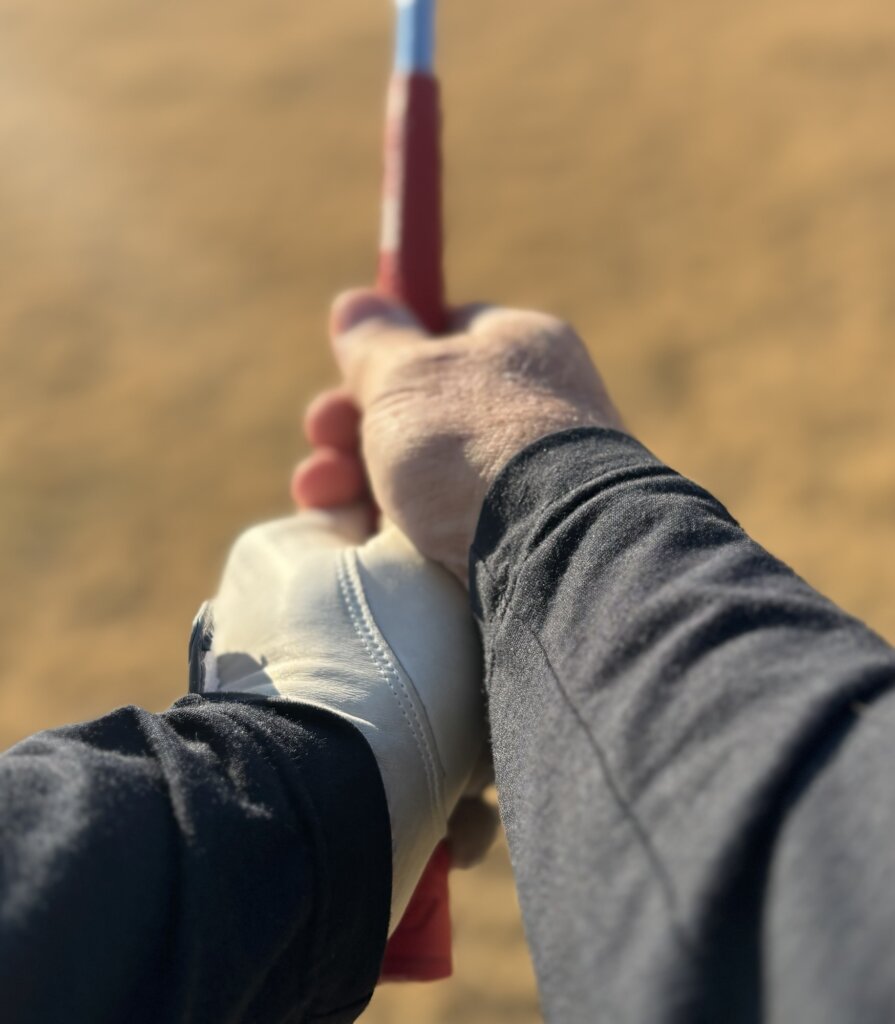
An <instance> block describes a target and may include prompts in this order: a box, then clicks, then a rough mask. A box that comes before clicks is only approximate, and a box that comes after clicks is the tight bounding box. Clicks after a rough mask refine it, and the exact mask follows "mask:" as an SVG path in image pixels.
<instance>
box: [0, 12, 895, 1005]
mask: <svg viewBox="0 0 895 1024" xmlns="http://www.w3.org/2000/svg"><path fill="white" fill-rule="evenodd" d="M441 21H442V39H441V45H442V62H441V63H442V70H443V72H444V79H445V91H446V97H445V98H446V104H447V110H448V125H447V143H448V165H449V175H450V177H449V182H450V196H449V214H448V215H449V225H450V279H451V284H452V291H453V294H454V295H455V296H456V297H457V298H463V299H471V298H480V297H491V298H495V299H497V300H500V301H504V302H507V303H514V304H524V305H533V306H543V307H546V308H548V309H551V310H554V311H558V312H560V313H562V314H564V315H565V316H567V317H570V318H571V319H572V320H574V321H575V323H576V324H577V325H578V327H579V328H580V330H581V331H582V333H583V334H584V336H585V337H586V338H587V339H588V341H589V343H590V345H591V346H592V349H593V351H594V353H595V354H596V355H597V356H598V357H599V361H600V364H601V366H602V367H603V368H604V370H605V373H606V376H607V377H608V379H609V381H610V383H611V385H612V387H613V389H614V391H615V393H616V396H617V398H618V400H619V401H620V403H621V406H622V408H623V409H624V410H625V411H626V413H627V416H628V418H629V422H630V423H631V425H632V426H633V427H634V428H635V429H636V431H637V432H638V433H639V434H640V436H641V437H642V438H643V439H644V440H645V441H646V442H647V443H648V444H649V445H651V446H652V447H653V448H654V449H655V450H656V451H657V452H658V453H659V454H660V455H662V456H663V457H665V458H666V459H668V460H669V461H670V462H671V463H672V464H673V465H675V466H676V467H678V468H680V469H681V470H683V471H685V472H687V473H688V474H690V475H692V476H695V477H696V478H697V479H698V480H699V481H700V482H702V483H704V484H706V485H707V486H708V487H709V488H711V489H713V490H714V491H715V492H717V493H718V494H719V496H720V497H721V498H722V499H724V500H725V501H726V502H727V503H728V505H729V506H730V507H731V509H732V511H733V512H734V514H735V515H737V516H738V517H739V518H740V519H741V520H742V521H743V523H744V524H745V525H746V526H747V527H748V528H749V529H750V530H751V531H752V532H753V533H754V534H755V535H756V536H757V537H758V538H759V539H760V540H761V541H763V542H764V543H765V544H766V545H767V546H768V547H770V548H771V549H772V550H773V551H775V552H776V553H779V554H780V555H782V556H784V557H785V558H786V559H788V560H789V561H790V562H791V563H793V564H794V565H795V567H796V568H797V569H798V570H799V571H800V572H802V573H803V574H804V575H805V576H807V578H808V579H809V580H810V581H812V582H813V583H815V584H816V585H818V586H819V587H821V588H822V589H824V590H826V591H828V592H829V593H830V594H831V595H832V596H833V597H834V598H836V599H838V600H839V601H840V602H841V603H843V604H844V605H845V606H846V607H847V608H848V609H850V610H852V611H853V612H855V613H857V614H858V615H861V616H864V617H866V618H867V619H868V620H869V621H870V622H871V624H873V625H874V626H875V627H877V628H878V629H879V630H881V631H882V632H883V633H884V634H886V635H887V636H889V637H895V586H893V584H892V580H891V576H892V564H893V558H892V554H893V550H895V460H893V451H895V449H893V439H895V400H893V398H892V394H893V386H895V345H893V333H895V132H893V128H892V124H893V121H892V118H893V113H892V112H893V105H895V8H893V6H892V3H891V0H850V2H849V3H848V4H842V3H834V2H833V0H811V2H808V0H791V2H787V3H781V2H780V0H753V2H752V3H750V4H739V3H730V2H726V0H690V2H688V3H683V4H670V3H668V2H667V0H664V2H660V0H632V2H628V3H624V4H622V3H617V2H609V0H551V3H550V4H545V3H534V2H529V3H524V4H523V3H520V2H519V0H494V2H492V3H488V4H482V3H473V2H471V0H451V2H449V3H447V2H446V3H444V4H443V10H442V19H441ZM390 34H391V22H390V16H389V10H388V5H387V4H386V2H385V0H376V2H370V0H326V2H318V3H314V4H312V3H309V2H307V0H303V2H295V0H293V2H286V0H215V2H214V3H211V2H207V0H177V2H174V0H78V2H77V3H72V2H70V0H0V153H2V157H0V237H2V245H0V567H2V580H3V585H2V595H0V644H2V652H3V672H2V679H0V743H2V744H4V745H5V744H8V743H12V742H14V741H15V740H16V739H18V738H20V737H21V736H23V735H25V734H27V733H29V732H31V731H32V730H35V729H38V728H41V727H45V726H50V725H54V724H57V723H62V722H66V721H69V720H72V719H82V718H86V717H89V716H93V715H96V714H99V713H101V712H104V711H106V710H108V709H110V708H112V707H114V706H116V705H118V704H121V703H128V702H139V703H142V704H145V705H147V706H149V707H151V708H157V709H161V708H163V707H164V706H166V705H167V703H168V702H170V701H171V700H173V699H174V698H176V697H177V696H178V695H180V694H181V693H182V692H183V690H184V687H185V685H186V679H185V661H184V659H185V644H186V637H187V633H188V628H189V623H190V619H191V617H192V615H193V613H194V611H195V609H196V606H197V604H198V603H199V601H200V599H202V598H203V597H205V596H206V595H207V594H208V593H209V592H210V591H211V589H212V587H213V585H214V581H215V577H216V575H217V572H218V569H219V566H220V563H221V560H222V558H223V556H224V553H225V550H226V547H227V544H228V542H229V540H230V539H231V538H232V537H233V536H234V535H235V534H236V532H237V531H238V530H239V529H240V528H241V527H242V526H243V525H245V524H246V523H248V522H249V521H252V520H257V519H259V518H263V517H267V516H270V515H272V514H277V513H280V512H281V511H283V510H284V509H286V508H287V507H288V506H287V500H286V494H287V491H286V487H287V481H288V476H289V471H290V467H291V464H292V463H293V461H294V459H295V458H296V457H297V456H298V455H299V454H300V453H301V439H300V436H299V431H298V423H299V420H300V412H301V410H302V408H303V406H304V404H305V402H306V401H307V399H308V398H309V397H310V396H311V395H312V394H313V393H314V391H315V390H316V389H317V388H318V387H320V385H322V384H323V383H325V382H327V381H329V380H330V378H331V376H332V370H331V367H330V363H329V359H328V355H327V350H326V345H325V338H324V334H323V323H324V317H325V310H326V307H327V303H328V300H329V297H330V296H331V295H332V293H333V292H334V291H336V290H337V289H338V288H340V287H341V286H343V285H345V284H346V283H356V282H363V281H365V280H367V279H368V278H369V277H370V275H371V273H372V268H373V262H374V261H373V248H374V245H375V239H376V235H377V198H378V190H379V184H378V179H379V139H380V123H381V112H382V95H383V87H384V82H385V75H386V73H387V70H388V66H389V62H390ZM455 892H456V900H455V902H456V916H457V932H458V938H459V942H458V949H457V959H458V971H457V976H456V978H455V979H454V980H453V981H451V982H450V983H446V984H443V985H437V986H433V987H429V988H426V989H422V990H420V989H417V990H413V989H402V990H398V989H392V990H389V991H386V992H383V993H382V994H380V995H379V996H377V999H376V1000H375V1001H374V1004H373V1007H372V1008H371V1010H370V1012H369V1015H368V1019H369V1020H370V1021H372V1022H385V1021H401V1022H405V1021H409V1022H417V1021H419V1022H425V1021H433V1022H448V1021H457V1022H459V1021H462V1022H464V1024H477V1022H483V1024H486V1022H488V1024H490V1022H497V1021H513V1022H529V1021H536V1020H538V1019H539V1017H538V1012H537V1004H536V999H535V995H534V987H533V982H532V978H531V972H530V968H529V966H528V963H527V958H526V955H525V950H524V945H523V940H522V937H521V931H520V926H519V923H518V911H517V909H516V906H515V902H514V896H513V888H512V880H511V876H510V873H509V868H508V865H507V860H506V855H505V852H504V851H503V850H501V851H499V852H498V853H497V854H495V856H494V857H493V858H492V860H491V861H490V862H489V863H488V865H487V866H486V867H485V869H483V870H482V871H481V872H480V873H479V874H478V875H476V876H473V877H470V878H466V879H458V880H457V883H456V885H455Z"/></svg>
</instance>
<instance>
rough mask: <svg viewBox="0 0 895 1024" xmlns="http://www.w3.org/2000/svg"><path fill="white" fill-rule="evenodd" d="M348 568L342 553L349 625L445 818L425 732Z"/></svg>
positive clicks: (341, 582)
mask: <svg viewBox="0 0 895 1024" xmlns="http://www.w3.org/2000/svg"><path fill="white" fill-rule="evenodd" d="M351 568H352V567H351V565H350V562H349V558H348V555H347V553H345V552H343V553H342V555H341V557H340V559H339V571H338V578H339V588H340V589H341V591H342V597H343V599H344V601H345V605H346V607H347V609H348V616H349V618H350V620H351V625H352V627H353V628H354V631H355V633H356V635H357V637H358V639H359V640H360V641H361V643H362V644H363V645H364V649H365V650H366V651H367V654H368V655H369V657H370V660H371V661H372V662H373V665H374V666H375V668H376V670H377V671H378V672H379V674H380V675H381V676H382V677H383V679H384V680H385V682H386V684H387V686H388V688H389V690H390V691H391V693H392V695H393V696H394V698H395V701H396V702H397V705H398V708H399V710H400V712H401V715H402V717H403V718H404V720H405V722H406V723H407V726H408V728H409V729H410V732H411V735H412V736H413V739H414V743H415V744H416V748H417V752H418V753H419V755H420V759H421V760H422V762H423V769H424V771H425V774H426V788H427V790H428V791H429V798H430V800H431V801H432V806H433V809H435V811H436V813H437V814H438V815H439V817H444V808H443V806H442V800H441V798H440V796H439V787H438V777H437V772H436V770H435V765H434V763H433V760H432V752H431V751H430V749H429V744H428V743H427V742H426V737H425V730H424V729H423V725H422V722H421V721H420V718H419V714H418V712H417V709H416V707H415V705H414V702H413V698H412V697H411V695H410V693H409V692H408V690H407V686H406V685H405V683H404V680H403V679H402V678H401V673H400V672H399V671H398V670H397V668H396V667H395V665H394V663H393V661H392V659H391V658H390V657H389V654H388V650H387V648H386V647H385V645H384V644H382V643H381V642H380V641H379V639H378V637H377V635H376V633H377V629H376V626H375V623H374V622H373V620H372V618H371V616H370V614H369V612H368V611H367V609H366V608H365V602H364V600H363V596H362V591H361V586H360V582H359V580H358V579H356V578H355V576H354V574H353V573H352V571H351ZM395 682H397V687H399V688H400V690H401V691H403V693H404V698H403V699H402V696H401V693H400V692H399V689H398V688H397V687H396V686H395ZM406 705H409V707H410V714H408V712H407V706H406ZM411 716H412V718H411Z"/></svg>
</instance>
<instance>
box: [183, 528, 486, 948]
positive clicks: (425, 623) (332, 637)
mask: <svg viewBox="0 0 895 1024" xmlns="http://www.w3.org/2000/svg"><path fill="white" fill-rule="evenodd" d="M366 520H367V515H366V512H365V511H364V510H363V509H360V508H358V509H342V510H337V511H332V512H303V513H301V514H299V515H298V516H293V517H291V518H289V519H284V520H280V521H278V522H274V523H269V524H265V525H263V526H258V527H255V528H253V529H251V530H249V531H248V532H247V533H245V534H243V536H242V537H241V538H240V539H239V540H238V541H237V542H236V545H235V546H234V548H233V550H232V552H231V554H230V558H229V561H228V564H227V567H226V570H225V572H224V576H223V580H222V582H221V586H220V590H219V593H218V596H217V598H216V599H215V601H214V613H213V620H214V625H213V641H212V643H211V649H210V651H208V652H207V653H206V654H205V656H204V661H203V663H202V665H201V669H200V672H199V674H200V676H201V687H200V688H201V690H202V692H211V691H228V692H239V693H251V694H264V695H269V696H278V697H284V698H288V699H290V700H296V701H300V702H302V703H306V704H313V705H316V706H318V707H323V708H327V709H329V710H330V711H332V712H334V713H336V714H338V715H341V716H342V717H343V718H346V719H348V720H349V721H351V722H352V723H353V724H354V725H355V726H356V727H357V728H358V729H360V731H361V732H362V733H363V735H364V736H365V737H366V739H367V742H368V743H369V745H370V747H371V749H372V751H373V754H374V756H375V758H376V761H377V763H378V765H379V770H380V772H381V774H382V780H383V784H384V787H385V793H386V798H387V801H388V809H389V815H390V819H391V830H392V856H393V887H392V908H391V909H392V912H391V926H390V930H391V929H393V928H394V927H395V926H396V925H397V923H398V921H399V920H400V918H401V915H402V914H403V911H404V909H405V907H406V905H407V902H408V901H409V899H410V896H411V894H412V892H413V889H414V887H415V885H416V883H417V881H418V880H419V877H420V875H421V874H422V872H423V869H424V867H425V865H426V863H427V861H428V859H429V857H430V855H431V853H432V851H433V849H434V848H435V846H436V845H437V843H438V841H439V840H440V839H441V838H442V837H443V836H444V835H445V832H446V829H447V819H448V817H449V815H450V814H451V812H452V810H453V809H454V807H455V805H456V804H457V802H458V800H459V799H460V797H461V796H462V794H463V791H464V788H465V786H466V784H467V782H468V780H469V779H470V776H471V775H472V773H473V771H474V769H475V767H476V763H477V760H478V758H479V756H480V754H481V751H482V747H483V744H484V742H485V732H486V730H485V711H484V699H483V695H482V688H481V674H482V664H481V649H480V645H479V638H478V633H477V630H476V627H475V624H474V622H473V619H472V616H471V613H470V611H469V607H468V599H467V596H466V594H465V592H464V591H463V589H462V588H461V587H460V586H459V584H458V583H457V581H456V580H455V579H454V578H453V577H451V576H450V575H449V574H448V573H447V572H446V571H444V570H442V569H440V568H438V567H436V566H434V565H433V564H432V563H430V562H427V561H425V560H424V559H423V558H422V556H420V555H419V554H418V553H417V551H416V550H415V549H414V548H413V547H412V545H411V544H410V542H409V541H408V540H407V539H406V538H405V537H404V536H403V535H402V534H400V533H398V532H397V531H396V530H388V531H387V532H385V533H383V534H380V535H378V536H376V537H373V538H372V539H369V540H365V536H366V529H365V524H366ZM206 618H207V615H206Z"/></svg>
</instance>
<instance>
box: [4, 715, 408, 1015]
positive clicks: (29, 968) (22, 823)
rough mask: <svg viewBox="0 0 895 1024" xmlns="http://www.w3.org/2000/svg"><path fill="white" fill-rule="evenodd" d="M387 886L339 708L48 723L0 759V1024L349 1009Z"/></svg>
mask: <svg viewBox="0 0 895 1024" xmlns="http://www.w3.org/2000/svg"><path fill="white" fill-rule="evenodd" d="M390 879H391V863H390V834H389V824H388V814H387V810H386V805H385V797H384V794H383V791H382V786H381V781H380V779H379V773H378V770H377V768H376V764H375V761H374V760H373V756H372V753H371V752H370V750H369V748H368V747H367V745H366V743H365V741H364V740H363V738H362V737H361V736H360V734H359V733H357V732H356V731H355V730H354V729H353V728H352V727H351V726H350V725H348V724H346V723H345V722H343V721H342V720H340V719H339V718H337V717H336V716H333V715H330V714H328V713H327V712H322V711H318V710H317V709H314V708H307V707H303V706H301V705H297V704H294V703H288V702H282V701H268V702H253V703H246V702H240V701H236V700H233V699H230V700H222V699H210V700H205V699H202V698H199V697H192V698H188V699H186V700H185V701H182V702H180V703H179V704H178V705H176V706H175V707H174V708H172V709H171V710H170V711H168V712H166V713H165V714H162V715H152V714H149V713H147V712H144V711H140V710H138V709H135V708H125V709H122V710H120V711H117V712H115V713H113V714H112V715H109V716H107V717H105V718H103V719H100V720H98V721H96V722H91V723H87V724H85V725H80V726H72V727H69V728H66V729H60V730H56V731H54V732H49V733H43V734H40V735H38V736H35V737H33V738H31V739H30V740H28V741H26V742H25V743H22V744H20V745H19V746H17V747H14V748H13V749H12V750H11V751H9V752H8V753H7V754H5V755H4V756H3V757H2V758H0V921H2V926H0V987H2V990H3V991H4V993H5V994H6V995H5V996H4V1019H5V1020H8V1021H10V1024H12V1022H17V1024H18V1022H25V1021H28V1022H31V1021H34V1022H37V1021H46V1020H55V1019H61V1018H62V1017H65V1018H66V1019H72V1020H74V1019H77V1020H90V1021H95V1022H102V1021H119V1020H124V1019H127V1020H129V1021H144V1020H145V1021H147V1022H148V1021H153V1022H154V1021H160V1020H165V1021H172V1022H174V1021H190V1022H191V1024H198V1022H203V1021H208V1022H215V1024H220V1022H225V1021H242V1020H253V1021H257V1022H264V1021H268V1020H270V1021H280V1020H283V1019H286V1017H287V1016H288V1019H290V1020H296V1021H298V1020H305V1019H315V1020H316V1019H324V1020H333V1021H343V1020H344V1021H348V1020H353V1019H354V1018H355V1017H356V1016H357V1014H358V1013H359V1012H360V1010H361V1009H362V1007H363V1005H364V1004H365V1002H366V1000H367V999H368V998H369V996H370V994H371V992H372V989H373V986H374V985H375V982H376V979H377V976H378V971H379V964H380V961H381V956H382V952H383V949H384V945H385V936H386V928H387V923H388V909H389V896H390ZM343 1008H345V1009H343Z"/></svg>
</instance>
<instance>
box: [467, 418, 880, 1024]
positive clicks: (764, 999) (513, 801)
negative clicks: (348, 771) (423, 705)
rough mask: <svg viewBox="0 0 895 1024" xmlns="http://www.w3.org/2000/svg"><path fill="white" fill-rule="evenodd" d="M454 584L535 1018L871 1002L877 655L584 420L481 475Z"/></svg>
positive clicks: (567, 1022)
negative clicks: (467, 632) (477, 641)
mask: <svg viewBox="0 0 895 1024" xmlns="http://www.w3.org/2000/svg"><path fill="white" fill-rule="evenodd" d="M881 557H882V556H881ZM471 579H472V586H473V591H474V603H475V604H476V610H477V614H478V615H479V617H480V619H481V620H482V624H483V631H484V636H485V642H486V656H487V686H488V692H489V698H490V711H491V722H492V728H493V738H494V755H495V762H496V771H497V783H498V791H499V794H500V800H501V805H502V812H503V816H504V821H505V824H506V826H507V830H508V834H509V841H510V849H511V854H512V859H513V865H514V869H515V872H516V877H517V881H518V885H519V889H520V897H521V903H522V908H523V914H524V917H525V923H526V930H527V934H528V938H529V941H530V945H531V948H532V952H533V957H534V961H535V967H536V970H537V974H538V979H539V985H540V990H541V995H542V998H543V1002H544V1009H545V1013H546V1017H547V1019H548V1020H550V1021H556V1022H563V1024H572V1022H578V1021H581V1022H588V1024H592V1022H594V1021H600V1022H612V1021H624V1022H632V1024H639V1022H643V1024H647V1022H649V1024H670V1022H676V1024H677V1022H680V1024H684V1022H686V1024H695V1022H705V1024H717V1022H719V1021H723V1022H725V1024H735V1022H750V1024H752V1022H757V1021H776V1022H780V1024H801V1022H810V1024H827V1022H848V1024H853V1022H856V1021H860V1022H862V1024H877V1022H879V1024H883V1022H890V1021H892V1020H893V1019H895V968H893V964H892V956H893V954H892V950H893V949H895V699H893V692H892V691H893V682H895V652H893V651H892V649H891V648H890V647H889V646H888V645H887V644H885V643H884V642H883V641H882V640H881V639H880V638H879V637H877V636H876V635H874V634H873V633H871V632H870V631H869V630H868V629H866V628H865V627H864V626H862V625H861V624H860V623H859V622H857V621H855V620H854V619H852V618H850V617H849V616H847V615H846V614H844V613H843V612H842V611H840V610H839V609H838V608H836V607H835V606H833V605H832V604H830V603H829V602H828V601H827V600H825V599H824V598H823V597H821V596H820V595H819V594H817V593H816V592H815V591H814V590H812V589H811V588H810V587H809V586H807V585H806V584H805V583H804V582H803V581H802V580H800V579H799V578H798V577H797V576H796V575H794V574H793V573H792V572H791V571H790V570H789V569H787V568H786V567H785V566H784V565H782V564H781V563H780V562H778V561H776V560H775V559H774V558H772V557H771V556H770V555H769V554H768V553H767V552H765V551H764V550H762V549H761V548H760V547H759V546H758V545H756V544H755V543H753V542H752V541H751V540H750V539H749V538H748V537H747V536H746V535H745V534H744V533H743V531H742V530H741V529H740V528H739V527H738V525H737V524H736V523H735V522H734V521H733V520H732V519H731V517H730V516H729V515H728V513H727V512H726V511H725V509H724V508H723V507H722V506H721V505H720V504H719V503H718V502H717V501H716V500H714V499H713V498H712V497H711V496H710V495H709V494H707V493H706V492H705V491H703V490H701V489H700V488H699V487H697V486H695V485H694V484H692V483H691V482H689V481H688V480H685V479H683V478H682V477H681V476H679V475H678V474H676V473H674V472H673V471H671V470H670V469H668V468H667V467H666V466H664V465H663V464H662V463H660V462H659V461H658V460H656V459H655V458H653V457H652V456H651V455H650V454H649V453H648V452H647V451H646V450H645V449H644V448H642V447H641V446H640V445H639V444H637V443H636V442H635V441H633V440H632V439H631V438H629V437H626V436H624V435H622V434H617V433H613V432H610V431H599V430H579V431H571V432H566V433H563V434H557V435H554V436H551V437H549V438H546V439H545V440H544V441H542V442H540V443H539V444H536V445H534V446H532V447H530V448H529V449H527V450H526V451H525V452H523V453H521V454H520V455H519V456H518V457H517V458H516V459H515V460H514V461H513V462H512V463H511V464H510V465H509V466H508V467H507V468H506V469H505V471H504V473H503V474H502V476H501V478H500V479H499V480H498V481H497V483H496V484H495V485H494V487H493V488H492V490H491V493H490V495H489V497H488V500H487V501H486V504H485V508H484V510H483V513H482V517H481V520H480V524H479V529H478V533H477V537H476V541H475V545H474V548H473V553H472V557H471Z"/></svg>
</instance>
